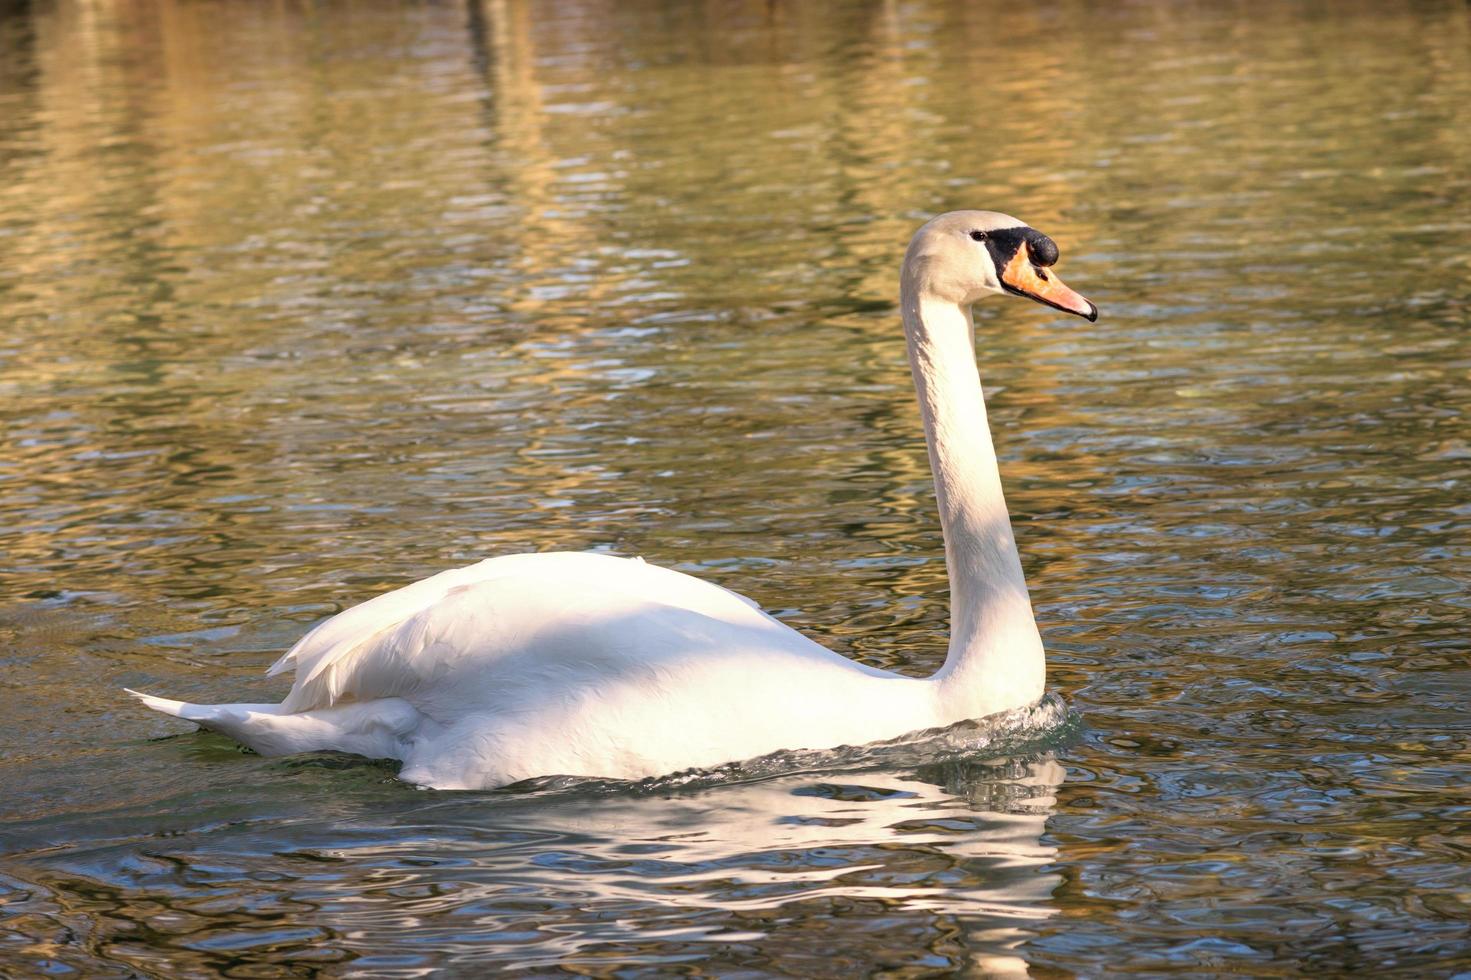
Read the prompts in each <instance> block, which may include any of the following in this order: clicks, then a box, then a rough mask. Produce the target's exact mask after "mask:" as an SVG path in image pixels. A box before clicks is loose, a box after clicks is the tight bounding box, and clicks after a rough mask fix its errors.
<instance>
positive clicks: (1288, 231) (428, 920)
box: [0, 0, 1471, 977]
mask: <svg viewBox="0 0 1471 980" xmlns="http://www.w3.org/2000/svg"><path fill="white" fill-rule="evenodd" d="M0 11H3V12H0V173H3V179H0V254H3V255H4V260H3V262H0V389H3V398H0V444H3V450H0V553H3V560H0V666H3V678H4V680H3V682H0V717H3V718H4V719H5V724H4V726H3V731H0V787H3V793H0V974H6V975H15V976H28V975H34V974H38V973H41V972H43V971H46V972H51V973H55V974H58V975H65V974H68V973H71V974H78V973H80V974H85V975H88V976H128V975H160V976H162V975H167V976H207V975H213V974H217V973H224V974H228V975H231V976H280V975H298V976H307V975H313V974H326V975H333V976H339V975H364V976H367V975H371V976H394V975H397V976H407V975H411V974H414V975H419V974H423V973H425V972H427V971H429V970H433V969H440V970H448V971H450V972H451V973H452V974H457V975H474V974H476V973H477V972H478V971H483V970H485V969H487V968H489V967H491V966H495V967H499V968H503V969H509V968H512V967H515V968H519V969H521V970H523V971H526V972H530V973H536V974H547V973H552V972H557V971H571V972H580V973H587V974H592V975H608V974H614V973H617V974H619V975H625V976H637V975H652V974H658V973H673V972H690V973H696V972H703V973H711V974H731V973H744V974H746V975H751V974H758V975H759V974H770V973H787V974H794V975H804V976H807V975H810V976H852V975H854V974H858V973H868V972H876V971H887V972H888V973H890V974H892V975H895V976H915V975H925V974H939V973H947V972H955V971H970V972H973V973H978V974H987V973H991V974H1001V975H1006V974H1016V973H1021V972H1023V971H1026V970H1030V971H1032V972H1033V973H1034V974H1036V975H1039V976H1063V975H1073V974H1081V975H1088V976H1099V975H1104V974H1109V975H1111V974H1116V973H1123V972H1130V971H1137V972H1143V973H1156V974H1157V973H1165V972H1171V971H1183V972H1186V973H1190V974H1193V975H1200V974H1212V973H1229V972H1237V973H1250V974H1255V975H1295V974H1304V973H1311V974H1317V975H1322V974H1335V973H1347V972H1356V971H1366V970H1374V971H1376V972H1378V973H1380V974H1382V975H1386V976H1390V975H1404V976H1417V977H1425V976H1451V975H1454V974H1456V973H1457V972H1458V971H1465V970H1468V969H1471V860H1468V859H1471V790H1468V787H1471V723H1468V721H1467V714H1466V705H1467V700H1468V694H1471V666H1468V663H1467V658H1466V653H1467V650H1468V647H1471V635H1468V628H1467V623H1468V618H1471V616H1468V607H1471V599H1468V588H1467V586H1468V579H1471V553H1468V540H1471V539H1468V535H1467V531H1468V527H1471V493H1468V491H1467V487H1468V479H1471V421H1468V417H1471V354H1468V353H1467V350H1468V348H1467V341H1466V337H1467V327H1468V314H1467V310H1468V298H1471V289H1468V282H1471V275H1468V272H1471V55H1468V51H1471V25H1468V19H1467V14H1466V8H1465V7H1464V5H1457V4H1453V3H1421V4H1414V5H1393V4H1368V3H1364V4H1357V3H1347V4H1331V5H1330V4H1298V5H1292V6H1288V5H1278V4H1269V3H1250V2H1248V3H1241V4H1233V5H1229V6H1227V5H1205V4H1201V5H1188V4H1166V3H1158V4H1153V3H1133V4H1122V5H1103V4H1098V5H1082V4H1071V3H1064V4H1059V5H1021V6H1018V5H1016V4H1001V3H969V2H960V0H956V2H953V3H945V2H934V3H925V2H920V3H913V4H908V3H889V4H882V3H875V4H862V3H854V4H845V5H841V6H840V7H838V8H837V9H828V10H819V9H816V8H815V5H814V6H808V5H794V4H788V3H785V2H781V0H778V2H775V3H771V4H767V3H751V4H744V3H722V4H707V5H703V6H690V5H682V4H670V5H667V6H659V5H656V4H641V3H619V4H616V5H615V4H611V3H608V4H598V3H577V2H574V3H562V4H557V5H555V7H554V8H553V6H552V5H545V4H543V5H534V6H533V5H523V4H518V3H504V2H498V0H474V2H472V3H471V4H470V5H469V6H465V5H461V4H447V3H444V4H439V3H428V4H415V5H402V6H392V5H383V4H379V5H368V6H363V5H348V4H343V3H336V2H330V0H329V2H325V3H320V4H315V5H289V4H288V5H281V4H277V5H259V4H245V3H229V2H223V0H203V2H195V3H189V4H180V3H175V2H171V0H153V2H149V3H137V4H131V3H116V2H111V0H102V2H99V3H90V4H77V3H68V2H63V0H56V2H46V0H38V2H34V3H26V2H24V0H22V2H21V3H19V4H18V5H17V4H16V3H15V2H14V0H11V2H10V3H9V4H7V5H4V6H3V7H0ZM963 206H968V207H990V208H996V209H1000V210H1005V211H1008V212H1010V213H1013V214H1018V215H1021V216H1023V217H1025V218H1026V219H1027V220H1028V221H1030V222H1031V223H1032V224H1034V225H1035V226H1037V227H1038V228H1041V229H1043V230H1044V231H1046V232H1048V233H1049V234H1051V235H1052V236H1053V237H1054V238H1056V239H1057V241H1058V242H1059V244H1060V245H1061V247H1062V251H1063V259H1062V264H1061V266H1060V269H1061V272H1062V274H1063V275H1064V276H1065V277H1066V278H1067V279H1068V281H1069V282H1070V283H1071V284H1072V285H1075V286H1076V287H1077V288H1078V289H1080V290H1081V291H1082V292H1084V293H1085V294H1086V295H1088V296H1089V297H1090V298H1092V299H1093V300H1095V301H1096V302H1097V303H1098V304H1099V306H1100V307H1101V308H1102V311H1103V315H1102V316H1101V317H1100V319H1099V321H1098V322H1097V323H1096V324H1089V323H1086V322H1084V321H1082V320H1079V319H1076V318H1064V317H1063V316H1062V315H1054V314H1053V313H1052V312H1051V311H1048V310H1046V309H1043V308H1042V307H1039V306H1030V305H1027V304H1024V303H1022V302H1020V301H1016V300H1003V299H997V300H994V301H992V302H990V303H988V304H985V305H983V306H982V307H980V308H978V314H979V321H980V322H979V329H978V338H979V343H978V346H979V349H980V351H981V367H982V375H983V378H984V379H985V381H986V384H987V391H988V397H989V400H990V405H991V414H992V421H993V424H994V425H995V427H996V438H997V443H998V448H999V450H1000V453H1001V455H1002V462H1003V468H1004V476H1005V480H1006V484H1007V492H1008V497H1009V502H1010V505H1011V509H1012V512H1013V515H1014V520H1015V524H1016V529H1017V537H1018V541H1019V544H1020V547H1021V550H1022V555H1023V562H1024V564H1025V566H1026V570H1027V574H1028V577H1029V580H1030V582H1031V585H1032V589H1033V595H1034V598H1035V602H1036V607H1037V613H1038V617H1039V620H1040V621H1041V624H1042V628H1043V635H1044V639H1045V641H1046V644H1047V647H1048V650H1049V658H1050V675H1049V676H1050V683H1051V686H1052V688H1053V689H1054V690H1055V691H1056V692H1057V694H1058V696H1059V697H1060V698H1061V699H1062V700H1063V701H1064V702H1065V703H1066V704H1067V705H1068V706H1069V708H1070V711H1071V713H1072V719H1073V720H1071V721H1068V722H1066V723H1065V724H1064V725H1063V726H1062V727H1061V729H1060V730H1057V729H1056V726H1055V725H1054V726H1051V727H1049V726H1048V725H1043V726H1042V728H1041V730H1040V731H1039V732H1035V733H1033V734H1034V735H1035V736H1036V737H1031V738H1024V739H1020V740H1007V739H1000V740H991V741H987V740H984V739H983V740H980V741H978V742H977V743H976V744H975V745H974V746H972V749H973V751H969V752H967V753H964V754H961V755H960V756H958V757H957V755H956V754H955V753H953V752H942V751H939V750H938V748H937V749H936V751H935V752H934V753H933V754H932V755H931V754H927V753H925V752H919V753H917V754H916V753H911V754H905V753H900V754H897V755H884V754H882V753H880V754H879V755H877V756H869V757H861V758H843V757H836V758H831V759H827V760H825V761H824V760H821V759H817V760H812V759H806V760H802V759H797V760H788V762H789V763H790V767H789V768H786V769H783V768H782V767H773V768H771V769H763V770H757V771H753V772H744V771H736V772H727V773H724V774H715V775H714V776H711V777H709V778H706V779H704V780H699V779H696V780H693V781H690V782H688V783H684V782H680V781H672V782H667V783H662V784H655V785H652V786H644V787H633V788H620V787H609V786H606V785H594V786H583V785H577V784H573V785H565V784H563V783H559V782H557V781H549V782H548V783H546V784H543V785H539V786H533V787H521V788H518V789H517V790H516V791H513V792H499V793H493V794H454V793H429V792H420V791H415V790H412V789H410V788H408V787H406V786H404V785H402V784H400V783H398V782H397V781H395V780H394V779H393V770H392V768H391V767H388V766H385V765H383V764H379V763H366V762H362V761H360V760H354V759H349V758H344V757H335V756H322V757H305V758H297V759H288V760H265V759H261V758H259V757H256V756H253V755H249V754H244V753H241V752H240V751H238V750H236V749H235V748H234V747H233V746H232V745H230V744H229V743H228V742H226V741H224V740H222V739H219V738H216V737H213V736H209V735H202V734H185V733H184V732H185V726H181V725H179V724H177V723H174V722H171V721H169V720H168V719H164V718H160V717H156V716H151V715H148V714H146V713H144V712H143V711H141V710H140V709H138V708H137V707H136V706H134V705H132V704H131V703H129V702H128V701H126V700H125V699H124V698H122V697H120V696H119V689H120V688H121V687H123V686H124V685H126V686H130V687H141V688H144V689H147V690H154V691H158V692H161V693H167V694H169V695H172V696H177V697H186V698H192V699H196V700H226V699H229V700H236V699H240V700H250V699H261V700H264V699H275V698H277V697H279V696H280V694H281V693H282V691H283V690H284V688H283V686H282V685H281V684H280V683H279V682H278V681H267V680H265V679H264V678H263V677H262V671H263V669H264V668H265V667H266V666H267V665H268V664H269V663H270V662H271V661H272V660H273V659H274V658H275V656H276V655H277V654H278V653H279V652H280V651H281V649H283V648H284V647H286V646H287V645H289V644H290V643H291V642H292V640H294V639H295V638H296V637H297V636H299V635H300V634H301V633H302V632H304V631H305V630H306V629H307V628H308V627H310V626H311V625H312V624H313V623H315V622H317V621H318V620H319V619H320V618H321V617H323V616H325V615H327V614H329V613H331V612H333V611H336V610H338V609H341V608H343V607H345V606H346V605H349V604H351V603H354V602H357V601H360V600H362V599H365V598H367V597H369V596H371V595H373V594H375V593H377V592H379V591H381V590H384V589H386V588H390V587H393V586H396V585H399V584H403V583H406V582H408V581H411V580H413V579H416V578H419V577H422V576H424V575H426V574H429V573H431V572H433V571H436V570H439V569H441V568H445V567H449V566H453V565H456V564H462V563H468V562H470V561H472V560H476V559H478V558H481V557H484V556H486V555H491V554H498V553H504V552H513V551H521V550H527V549H549V548H578V549H581V548H596V549H607V550H613V551H616V552H619V553H624V554H642V555H644V556H646V557H648V558H649V559H651V560H656V561H659V562H662V563H665V564H669V565H672V566H674V567H677V568H680V569H683V570H686V571H691V572H695V573H698V574H701V575H704V576H707V577H709V578H711V579H713V580H715V581H718V582H720V583H722V584H725V585H729V586H731V587H733V588H736V589H738V590H740V591H742V592H745V593H746V594H749V595H751V596H752V597H753V598H755V599H757V600H759V601H760V602H762V603H763V604H764V605H765V606H766V607H767V608H768V609H770V610H772V611H774V612H776V613H777V614H778V615H780V616H782V617H783V618H785V619H786V620H787V621H788V622H790V623H792V624H793V625H795V626H797V627H799V628H801V629H804V630H806V631H808V632H809V633H811V634H812V635H813V636H815V637H817V638H818V639H820V640H821V641H822V642H824V643H827V644H830V645H832V646H833V647H835V648H837V649H840V650H842V651H843V652H845V653H847V654H850V655H852V656H854V657H856V658H859V659H861V660H863V661H865V662H867V663H872V664H877V665H880V666H884V667H891V668H897V669H902V670H907V671H913V672H917V673H922V672H927V671H930V670H933V669H934V668H935V667H936V666H937V665H938V663H939V661H940V660H941V658H942V656H943V650H944V638H945V629H946V615H945V610H946V601H945V599H946V597H945V579H944V569H943V565H942V562H941V546H940V539H939V532H938V528H937V525H936V521H935V517H934V513H933V503H932V498H931V490H930V485H929V478H928V473H927V468H926V463H925V457H924V450H923V446H922V442H921V433H920V430H919V424H918V419H917V412H916V410H915V408H914V405H913V401H912V392H911V390H910V385H909V378H908V370H907V367H906V365H905V363H904V358H903V349H902V344H901V343H900V341H899V338H898V328H897V321H896V313H895V309H894V305H895V291H896V283H895V278H896V270H897V265H898V261H899V258H900V255H901V253H902V250H903V246H904V243H905V242H906V241H907V238H908V236H909V234H910V233H911V232H912V231H913V229H914V228H915V227H916V226H917V225H918V224H919V223H920V222H921V221H922V220H923V219H924V218H925V217H927V216H928V215H930V214H932V213H935V212H938V211H942V210H946V209H949V208H953V207H963ZM793 769H795V771H792V770H793Z"/></svg>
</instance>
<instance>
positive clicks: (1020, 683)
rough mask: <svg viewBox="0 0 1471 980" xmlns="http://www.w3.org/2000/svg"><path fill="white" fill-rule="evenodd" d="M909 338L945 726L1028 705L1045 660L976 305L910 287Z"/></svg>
mask: <svg viewBox="0 0 1471 980" xmlns="http://www.w3.org/2000/svg"><path fill="white" fill-rule="evenodd" d="M904 287H905V288H904V291H903V296H902V304H903V313H904V333H905V337H906V339H907V341H908V345H909V364H910V368H911V370H912V371H913V373H914V383H915V388H916V391H917V393H918V396H919V406H920V414H921V416H922V417H923V419H924V430H925V440H926V442H927V444H928V446H929V456H930V469H931V471H932V472H933V474H934V478H935V498H936V502H937V504H938V506H939V510H940V527H941V529H942V531H943V533H944V536H945V561H946V567H947V571H948V574H949V579H950V647H949V651H948V653H947V655H946V658H945V665H944V666H943V667H942V668H941V669H940V672H939V673H938V674H936V675H935V679H936V680H937V681H939V689H940V696H941V700H942V704H941V710H942V711H943V712H944V713H945V715H946V718H947V720H948V721H958V720H961V719H963V718H976V717H981V716H983V715H987V714H991V713H993V712H996V711H1004V710H1007V709H1009V708H1013V707H1019V706H1022V705H1026V704H1030V703H1032V702H1033V701H1036V700H1037V699H1038V698H1039V697H1041V696H1042V692H1043V684H1044V674H1045V662H1044V658H1043V651H1042V640H1041V637H1040V636H1039V634H1038V632H1037V624H1036V620H1035V619H1034V618H1033V615H1032V604H1031V598H1030V596H1029V595H1028V593H1027V584H1026V580H1025V578H1024V577H1023V575H1022V567H1021V559H1020V556H1019V555H1018V554H1017V550H1016V540H1015V538H1014V537H1013V535H1012V530H1011V519H1010V516H1009V515H1008V513H1007V509H1006V499H1005V496H1004V494H1003V493H1002V488H1001V473H1000V469H999V467H998V466H997V462H996V451H995V447H994V446H993V444H992V442H991V430H990V426H989V425H988V423H987V419H986V402H985V398H984V396H983V394H982V391H981V381H980V376H979V374H978V373H977V371H976V362H975V339H974V331H973V328H972V323H971V313H970V307H969V306H961V305H957V304H956V303H954V302H948V301H944V300H939V299H935V298H933V297H927V296H925V295H924V293H923V292H922V291H921V290H919V289H917V288H915V284H914V283H912V282H910V281H909V280H908V277H906V281H905V283H904Z"/></svg>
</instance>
